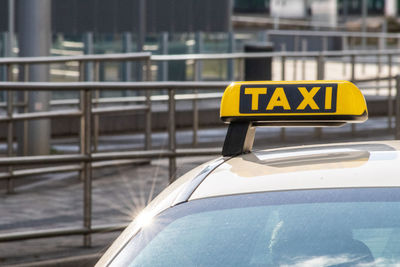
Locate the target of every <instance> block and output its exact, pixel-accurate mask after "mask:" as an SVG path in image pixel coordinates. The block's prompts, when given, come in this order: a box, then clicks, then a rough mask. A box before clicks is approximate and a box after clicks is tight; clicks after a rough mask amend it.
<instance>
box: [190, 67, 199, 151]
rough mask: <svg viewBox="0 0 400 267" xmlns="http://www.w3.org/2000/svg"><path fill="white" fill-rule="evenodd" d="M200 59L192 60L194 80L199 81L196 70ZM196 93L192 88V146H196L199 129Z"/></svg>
mask: <svg viewBox="0 0 400 267" xmlns="http://www.w3.org/2000/svg"><path fill="white" fill-rule="evenodd" d="M200 67H201V66H200V61H199V60H195V62H194V70H195V77H194V79H195V81H199V80H200V77H199V74H200V73H199V72H198V68H200ZM197 95H198V91H197V90H196V89H195V90H193V96H194V99H193V117H192V119H193V130H192V132H193V138H192V145H193V146H197V133H198V129H199V108H198V103H197Z"/></svg>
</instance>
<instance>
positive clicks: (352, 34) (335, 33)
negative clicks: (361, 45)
mask: <svg viewBox="0 0 400 267" xmlns="http://www.w3.org/2000/svg"><path fill="white" fill-rule="evenodd" d="M266 33H267V34H269V35H285V36H286V35H287V36H317V37H366V38H382V37H383V38H394V39H400V34H399V33H386V32H350V31H306V30H268V31H266Z"/></svg>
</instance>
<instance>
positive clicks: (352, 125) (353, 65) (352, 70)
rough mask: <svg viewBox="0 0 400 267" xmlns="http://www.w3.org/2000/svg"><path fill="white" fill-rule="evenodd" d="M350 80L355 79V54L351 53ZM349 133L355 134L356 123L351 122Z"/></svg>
mask: <svg viewBox="0 0 400 267" xmlns="http://www.w3.org/2000/svg"><path fill="white" fill-rule="evenodd" d="M350 58H351V81H352V82H354V81H355V79H356V56H355V55H351V57H350ZM351 134H352V135H353V136H354V135H355V134H356V124H355V123H352V124H351Z"/></svg>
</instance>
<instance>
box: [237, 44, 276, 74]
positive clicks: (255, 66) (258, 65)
mask: <svg viewBox="0 0 400 267" xmlns="http://www.w3.org/2000/svg"><path fill="white" fill-rule="evenodd" d="M244 51H245V52H246V53H262V52H272V51H273V45H272V43H266V42H263V43H247V44H245V45H244ZM244 78H245V80H246V81H269V80H271V79H272V57H268V58H246V59H245V62H244Z"/></svg>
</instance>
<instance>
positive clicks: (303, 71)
mask: <svg viewBox="0 0 400 267" xmlns="http://www.w3.org/2000/svg"><path fill="white" fill-rule="evenodd" d="M307 44H308V43H307V39H303V40H301V50H302V51H303V52H307ZM306 60H307V59H306V58H304V57H303V60H302V62H301V79H302V80H303V81H304V80H305V79H306Z"/></svg>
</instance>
